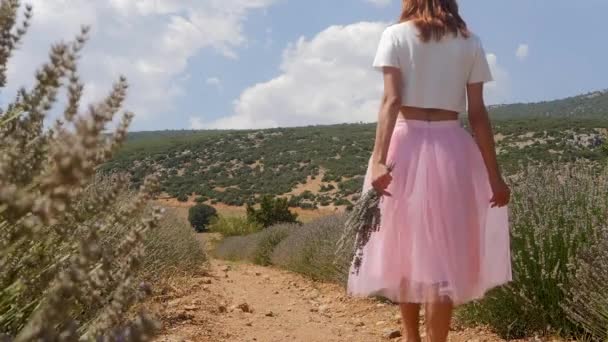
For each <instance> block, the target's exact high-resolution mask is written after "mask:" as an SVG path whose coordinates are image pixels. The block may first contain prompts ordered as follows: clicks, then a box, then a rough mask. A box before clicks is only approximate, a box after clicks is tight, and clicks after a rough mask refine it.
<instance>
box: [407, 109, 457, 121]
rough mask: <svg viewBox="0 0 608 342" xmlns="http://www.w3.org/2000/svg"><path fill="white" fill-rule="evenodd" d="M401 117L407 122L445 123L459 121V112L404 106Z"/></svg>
mask: <svg viewBox="0 0 608 342" xmlns="http://www.w3.org/2000/svg"><path fill="white" fill-rule="evenodd" d="M400 116H401V117H402V118H403V119H407V120H424V121H444V120H457V119H458V112H454V111H450V110H445V109H434V108H418V107H407V106H403V107H401V110H400Z"/></svg>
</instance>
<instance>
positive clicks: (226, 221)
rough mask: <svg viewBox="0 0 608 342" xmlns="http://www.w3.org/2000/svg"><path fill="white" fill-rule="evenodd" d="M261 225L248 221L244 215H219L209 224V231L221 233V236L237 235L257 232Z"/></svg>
mask: <svg viewBox="0 0 608 342" xmlns="http://www.w3.org/2000/svg"><path fill="white" fill-rule="evenodd" d="M260 230H262V226H261V225H259V224H258V223H255V222H249V221H247V219H246V218H245V217H235V216H228V217H226V216H219V217H218V218H216V219H214V220H213V221H212V222H211V224H210V225H209V231H211V232H214V233H221V234H222V235H223V236H237V235H247V234H253V233H257V232H259V231H260Z"/></svg>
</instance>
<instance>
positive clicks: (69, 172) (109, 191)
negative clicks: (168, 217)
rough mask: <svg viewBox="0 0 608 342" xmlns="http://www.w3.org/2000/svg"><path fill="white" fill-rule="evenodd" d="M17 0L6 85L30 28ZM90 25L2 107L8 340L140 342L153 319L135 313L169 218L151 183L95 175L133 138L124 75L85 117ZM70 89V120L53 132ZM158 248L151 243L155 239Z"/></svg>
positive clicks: (1, 309)
mask: <svg viewBox="0 0 608 342" xmlns="http://www.w3.org/2000/svg"><path fill="white" fill-rule="evenodd" d="M20 8H21V6H20V1H18V0H0V87H2V88H4V87H6V73H7V64H8V59H9V58H10V56H11V54H12V52H13V51H14V49H15V48H16V47H17V46H18V44H19V42H20V40H21V39H22V37H23V36H24V34H25V33H26V29H27V28H28V26H29V23H30V18H31V17H32V9H31V8H30V7H26V8H25V11H24V12H23V16H24V20H23V22H22V23H21V24H17V22H18V20H17V18H18V15H19V10H20ZM87 33H88V29H87V28H83V29H82V32H81V33H80V35H78V36H77V37H76V39H75V40H74V41H72V42H67V43H66V42H60V43H57V44H55V45H53V46H52V48H51V52H50V55H49V61H48V62H47V63H46V64H44V65H43V66H42V67H41V68H40V69H39V70H38V72H37V73H36V75H35V82H34V85H33V86H32V88H31V89H25V88H22V89H20V90H19V91H18V94H17V96H16V97H15V98H14V99H13V101H12V102H10V103H8V104H6V105H5V106H4V107H3V108H0V140H1V141H2V144H0V270H1V272H0V340H3V341H4V340H8V341H12V340H14V341H76V340H91V341H93V340H94V341H116V340H122V341H142V340H146V339H148V338H149V337H150V336H151V334H152V332H153V330H154V328H155V327H156V324H155V322H154V321H153V320H152V319H151V318H150V317H148V316H147V315H146V314H145V313H143V312H142V313H139V314H137V313H136V314H135V316H133V315H131V314H130V313H129V308H130V307H131V305H132V304H133V303H135V302H136V301H137V300H138V299H140V298H141V297H142V296H143V295H145V294H146V293H147V292H148V291H149V288H148V286H147V285H145V284H142V283H140V279H141V278H140V277H141V273H140V272H139V271H140V270H141V268H140V266H141V264H142V260H143V253H144V251H146V241H148V242H151V240H146V236H147V234H148V233H149V232H150V231H154V230H155V229H156V228H157V227H158V225H159V221H160V219H161V209H160V208H156V207H153V206H151V205H150V199H151V198H152V197H153V195H154V193H155V192H156V191H157V188H158V184H157V180H156V178H155V177H154V176H151V177H148V178H147V179H146V180H145V181H144V183H143V185H142V187H141V188H140V189H139V191H137V192H135V193H133V192H131V191H128V189H126V188H125V184H126V183H127V182H128V179H126V178H125V177H124V176H121V175H113V176H109V177H106V178H104V177H100V176H97V175H96V170H97V167H98V166H99V165H101V164H102V163H104V162H105V161H107V160H108V159H109V158H110V157H111V156H112V153H113V152H114V151H115V150H116V149H117V148H118V147H119V146H120V145H121V143H122V142H123V141H124V140H125V138H126V135H127V128H128V126H129V123H130V121H131V118H132V116H133V115H132V114H131V113H128V112H127V113H123V114H122V118H121V120H119V122H118V124H117V126H116V129H115V130H114V132H113V133H112V132H108V131H107V126H109V125H110V124H111V123H112V122H113V120H114V118H115V116H116V115H117V114H118V113H119V112H120V110H121V107H122V103H123V101H124V99H125V96H126V90H127V83H126V80H125V79H124V78H122V77H121V78H119V80H118V81H117V82H116V84H115V85H114V87H113V89H112V90H111V91H110V92H109V95H108V96H107V97H106V98H105V99H104V100H102V101H100V102H98V103H94V104H92V105H90V106H89V107H87V108H86V110H85V111H82V110H81V106H80V99H81V96H82V92H83V84H82V82H81V81H80V78H79V75H78V68H77V61H78V58H79V55H80V51H81V49H82V47H83V45H84V43H85V41H86V38H87ZM62 90H65V91H66V94H67V101H66V106H65V108H64V109H63V110H62V111H61V113H62V115H61V116H60V117H59V118H57V119H56V120H55V121H54V122H50V123H49V124H48V125H45V118H46V117H47V114H48V113H49V112H50V111H51V110H52V109H53V106H54V104H55V103H56V102H57V97H58V94H60V91H62ZM148 246H149V247H151V248H152V246H153V244H149V245H148Z"/></svg>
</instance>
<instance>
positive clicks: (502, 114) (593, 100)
mask: <svg viewBox="0 0 608 342" xmlns="http://www.w3.org/2000/svg"><path fill="white" fill-rule="evenodd" d="M490 112H491V115H492V117H493V118H496V119H511V118H530V117H552V118H573V119H583V118H585V119H589V118H595V119H598V118H599V119H605V118H608V90H603V91H595V92H591V93H587V94H583V95H578V96H573V97H568V98H565V99H560V100H554V101H543V102H538V103H516V104H509V105H501V106H492V107H490Z"/></svg>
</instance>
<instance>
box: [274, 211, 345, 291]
mask: <svg viewBox="0 0 608 342" xmlns="http://www.w3.org/2000/svg"><path fill="white" fill-rule="evenodd" d="M345 222H346V216H345V215H344V214H337V215H331V216H327V217H323V218H319V219H316V220H314V221H311V222H308V223H306V224H304V225H302V227H299V228H298V229H296V230H294V231H293V232H292V233H291V234H290V235H289V236H288V237H287V238H285V239H284V240H283V241H281V243H280V244H278V245H277V247H276V248H275V250H274V251H273V253H272V258H271V261H272V264H274V265H277V266H280V267H283V268H285V269H288V270H290V271H294V272H298V273H301V274H304V275H307V276H309V277H311V278H313V279H316V280H324V281H333V282H338V283H341V284H346V280H347V277H348V270H349V266H350V262H351V260H352V257H353V254H354V250H353V248H352V246H353V244H352V243H351V244H350V246H351V248H350V249H345V250H343V251H341V253H340V254H339V256H338V257H336V255H335V249H336V242H337V241H338V240H339V239H340V237H341V236H342V234H343V232H344V224H345ZM351 242H354V241H351Z"/></svg>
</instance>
